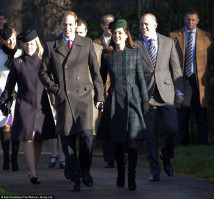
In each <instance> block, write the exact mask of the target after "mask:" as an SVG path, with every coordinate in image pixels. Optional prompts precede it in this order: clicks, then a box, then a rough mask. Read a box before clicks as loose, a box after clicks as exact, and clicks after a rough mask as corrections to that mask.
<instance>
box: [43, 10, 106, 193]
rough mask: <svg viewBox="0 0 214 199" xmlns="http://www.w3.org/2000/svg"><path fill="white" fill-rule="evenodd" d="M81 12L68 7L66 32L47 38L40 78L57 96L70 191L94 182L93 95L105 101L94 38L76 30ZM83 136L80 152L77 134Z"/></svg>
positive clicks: (58, 128)
mask: <svg viewBox="0 0 214 199" xmlns="http://www.w3.org/2000/svg"><path fill="white" fill-rule="evenodd" d="M76 26H77V15H76V14H75V13H74V12H72V11H68V12H66V13H65V14H64V16H63V19H62V33H61V34H60V35H59V36H58V37H57V38H55V39H53V40H51V41H48V42H46V47H45V50H44V54H43V58H42V63H41V66H40V70H39V78H40V80H41V82H42V83H43V85H44V86H45V87H46V88H47V90H48V91H49V93H53V94H54V95H55V100H56V103H55V104H56V114H57V119H56V121H57V123H56V134H57V135H60V136H61V141H62V147H63V152H64V154H65V160H66V167H68V172H69V174H70V176H71V182H72V187H71V189H70V191H72V192H78V191H80V179H82V182H83V184H84V185H86V186H88V187H92V186H93V177H92V175H91V173H90V168H91V164H92V162H91V161H92V159H91V151H92V144H93V127H92V120H93V117H92V114H93V108H92V105H93V103H92V97H91V95H92V94H91V92H92V89H93V87H94V91H95V94H94V96H93V100H94V104H95V106H96V108H98V107H99V106H100V105H102V104H103V101H104V95H103V93H104V89H103V82H102V78H101V76H100V72H99V65H98V61H97V57H96V54H95V51H94V46H93V43H92V40H91V39H90V38H87V37H81V36H79V35H77V34H75V31H76ZM89 71H90V74H91V79H92V81H93V84H92V83H91V82H90V80H89ZM77 136H78V137H79V155H78V156H77V151H76V138H77Z"/></svg>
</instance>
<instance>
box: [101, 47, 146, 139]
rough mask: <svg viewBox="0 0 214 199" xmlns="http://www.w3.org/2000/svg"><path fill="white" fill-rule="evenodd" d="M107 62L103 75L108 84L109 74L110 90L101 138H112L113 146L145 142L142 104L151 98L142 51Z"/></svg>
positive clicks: (116, 54) (118, 55) (117, 54)
mask: <svg viewBox="0 0 214 199" xmlns="http://www.w3.org/2000/svg"><path fill="white" fill-rule="evenodd" d="M104 59H105V60H104V61H102V65H101V75H102V78H103V82H104V83H105V81H106V78H107V74H108V73H109V75H110V78H111V87H110V88H109V90H108V97H107V101H106V106H105V108H104V112H103V114H102V118H101V121H100V125H99V129H98V134H101V137H103V138H104V139H105V138H107V139H108V138H111V140H112V142H114V143H119V142H127V141H128V139H146V138H147V135H146V132H145V131H144V130H143V129H145V123H144V119H143V114H142V109H141V102H142V101H146V100H148V95H147V89H146V84H145V79H144V73H143V64H142V58H141V55H140V52H139V49H138V48H135V49H129V48H127V47H126V48H125V49H124V50H123V51H114V52H112V53H111V54H110V55H108V56H105V57H104ZM109 133H110V134H109ZM99 136H100V135H98V138H99Z"/></svg>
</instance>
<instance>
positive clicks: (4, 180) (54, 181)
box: [0, 143, 214, 199]
mask: <svg viewBox="0 0 214 199" xmlns="http://www.w3.org/2000/svg"><path fill="white" fill-rule="evenodd" d="M47 146H48V144H47V143H46V147H44V149H43V152H42V156H41V159H40V162H39V166H38V174H39V177H40V179H41V184H40V185H33V184H31V183H30V181H29V177H28V176H27V175H28V170H27V167H26V164H25V159H24V155H23V152H22V149H21V150H20V151H21V152H20V154H19V165H20V171H18V172H12V171H3V170H2V161H3V159H2V158H3V157H2V156H3V155H2V153H0V184H4V185H6V186H7V187H8V188H9V190H10V191H11V192H13V193H17V194H21V195H54V198H55V199H72V198H75V199H76V198H77V199H79V198H80V199H131V198H134V199H211V198H213V197H214V185H212V184H208V183H206V182H205V181H203V180H198V179H195V178H193V177H190V176H188V175H184V174H179V173H175V174H174V177H168V176H167V175H166V174H165V173H164V172H162V174H161V180H160V181H159V182H153V183H151V182H149V181H148V177H149V169H148V167H147V166H144V165H138V167H137V178H136V182H137V190H136V191H129V190H128V188H127V183H126V186H125V187H124V188H117V187H116V185H115V183H116V168H113V169H105V168H103V159H102V158H98V157H94V158H93V166H92V169H91V174H92V175H93V177H94V186H93V187H91V188H88V187H85V186H84V185H83V184H81V191H80V192H78V193H72V192H70V191H69V189H70V186H71V183H70V181H69V180H67V179H65V178H64V175H63V170H61V169H59V168H58V164H57V165H56V167H55V168H54V169H50V168H48V166H47V165H48V162H49V157H50V153H49V152H48V150H49V148H48V147H47ZM126 170H127V169H126ZM126 182H127V180H126Z"/></svg>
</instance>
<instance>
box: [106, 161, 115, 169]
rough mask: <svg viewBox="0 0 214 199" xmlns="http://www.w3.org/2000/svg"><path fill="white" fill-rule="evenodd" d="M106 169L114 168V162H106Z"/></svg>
mask: <svg viewBox="0 0 214 199" xmlns="http://www.w3.org/2000/svg"><path fill="white" fill-rule="evenodd" d="M105 168H114V161H107V162H105Z"/></svg>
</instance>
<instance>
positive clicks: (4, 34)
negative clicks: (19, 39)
mask: <svg viewBox="0 0 214 199" xmlns="http://www.w3.org/2000/svg"><path fill="white" fill-rule="evenodd" d="M0 34H1V38H2V39H3V40H8V39H9V38H10V37H11V36H12V34H13V31H12V28H11V27H10V26H9V25H8V23H5V24H4V25H3V29H2V30H1V31H0Z"/></svg>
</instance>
